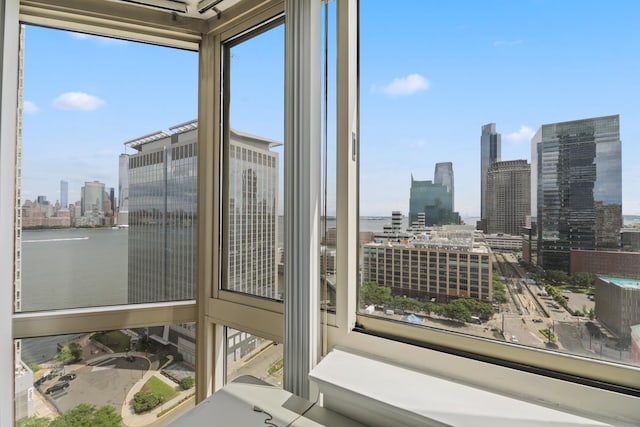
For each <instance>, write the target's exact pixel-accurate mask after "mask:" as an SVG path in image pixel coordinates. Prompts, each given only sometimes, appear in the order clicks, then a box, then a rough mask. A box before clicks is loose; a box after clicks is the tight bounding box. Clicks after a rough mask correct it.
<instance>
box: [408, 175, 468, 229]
mask: <svg viewBox="0 0 640 427" xmlns="http://www.w3.org/2000/svg"><path fill="white" fill-rule="evenodd" d="M420 213H424V214H425V225H427V226H430V225H443V224H459V223H460V215H458V214H457V213H456V212H454V211H453V193H451V192H449V191H448V190H447V187H446V186H444V185H442V184H436V183H434V182H432V181H417V180H415V179H413V175H411V190H410V196H409V225H412V224H413V223H415V222H417V221H418V214H420Z"/></svg>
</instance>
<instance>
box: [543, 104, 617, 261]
mask: <svg viewBox="0 0 640 427" xmlns="http://www.w3.org/2000/svg"><path fill="white" fill-rule="evenodd" d="M620 146H621V142H620V118H619V116H618V115H615V116H606V117H597V118H592V119H584V120H575V121H570V122H563V123H553V124H547V125H542V128H541V140H540V142H539V143H537V144H536V147H537V149H536V157H537V174H538V179H537V182H538V189H539V191H538V263H539V264H541V265H542V266H543V267H544V268H545V269H557V270H564V271H569V252H570V250H571V249H601V248H616V247H619V246H620V228H621V227H622V169H621V151H620V150H621V147H620Z"/></svg>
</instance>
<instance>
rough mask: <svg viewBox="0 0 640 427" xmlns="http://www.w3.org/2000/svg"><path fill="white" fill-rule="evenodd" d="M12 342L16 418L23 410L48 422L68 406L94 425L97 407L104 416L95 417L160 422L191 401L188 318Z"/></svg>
mask: <svg viewBox="0 0 640 427" xmlns="http://www.w3.org/2000/svg"><path fill="white" fill-rule="evenodd" d="M14 345H15V348H16V366H17V368H16V373H15V378H16V383H15V384H16V390H15V402H16V421H17V425H21V423H26V422H27V419H28V418H30V417H33V418H45V419H47V420H44V421H43V423H44V424H38V425H48V424H47V423H48V422H49V421H51V420H52V419H55V418H62V419H65V418H70V417H72V416H73V414H76V416H79V417H82V419H83V420H84V423H83V425H98V423H97V421H95V418H94V417H96V415H98V414H97V413H100V414H102V415H103V416H104V417H105V418H104V419H105V420H107V422H106V424H100V425H109V426H120V425H144V424H148V423H149V419H153V420H154V421H156V422H159V423H161V425H166V424H168V423H169V422H171V421H172V420H175V419H176V418H178V417H179V416H180V415H182V414H184V413H185V412H186V411H188V410H189V409H190V408H193V407H194V405H195V403H194V402H195V398H194V397H193V396H194V393H195V388H194V384H195V381H194V379H195V325H194V324H182V325H168V326H158V327H149V328H137V329H123V330H116V331H101V332H92V333H84V334H73V335H64V336H52V337H41V338H28V339H22V340H16V341H15V342H14ZM169 410H171V411H169ZM58 422H60V421H58ZM34 425H35V424H34ZM56 425H57V424H56ZM61 425H62V424H61ZM65 425H66V424H65ZM159 425H160V424H159Z"/></svg>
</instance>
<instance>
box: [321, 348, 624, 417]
mask: <svg viewBox="0 0 640 427" xmlns="http://www.w3.org/2000/svg"><path fill="white" fill-rule="evenodd" d="M309 376H310V379H311V381H312V382H314V383H315V384H317V386H318V388H319V389H320V392H321V393H323V406H324V407H325V408H327V409H329V410H332V411H334V412H337V413H340V414H342V415H344V416H347V417H349V418H352V419H354V420H357V421H359V422H361V423H363V424H366V425H372V426H386V425H400V424H401V425H407V426H424V425H453V426H467V425H474V426H491V427H496V426H505V427H507V426H508V427H510V426H514V425H518V426H539V425H549V426H576V425H582V426H630V425H633V424H627V423H624V422H622V421H618V420H607V419H604V418H603V419H595V418H592V417H590V416H589V417H588V416H585V415H580V414H577V413H570V412H567V411H561V410H559V409H554V408H551V407H548V406H543V405H541V404H535V403H530V402H526V401H524V400H519V399H516V398H513V397H509V396H505V395H501V394H497V393H494V392H490V391H487V390H483V389H480V388H475V387H470V386H467V385H463V384H460V383H457V382H454V381H450V380H445V379H442V378H438V377H435V376H433V375H428V374H425V373H421V372H417V371H414V370H411V369H407V368H403V367H400V366H396V365H393V364H390V363H387V362H382V361H380V360H376V359H375V358H372V357H369V356H365V355H359V354H355V353H351V352H348V351H344V350H341V349H334V350H333V351H332V352H330V353H329V354H328V355H327V356H326V357H325V358H324V359H323V360H322V361H321V362H320V363H319V364H318V366H316V367H315V368H314V369H313V371H312V372H311V373H310V375H309ZM523 387H526V384H523ZM584 405H585V407H588V405H589V402H587V401H585V402H584Z"/></svg>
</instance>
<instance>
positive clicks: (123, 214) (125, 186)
mask: <svg viewBox="0 0 640 427" xmlns="http://www.w3.org/2000/svg"><path fill="white" fill-rule="evenodd" d="M114 210H115V211H116V212H117V215H118V224H120V225H128V224H129V155H128V154H124V153H123V154H120V158H119V159H118V203H117V206H116V207H114Z"/></svg>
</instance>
